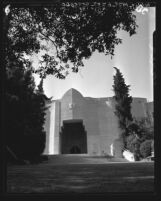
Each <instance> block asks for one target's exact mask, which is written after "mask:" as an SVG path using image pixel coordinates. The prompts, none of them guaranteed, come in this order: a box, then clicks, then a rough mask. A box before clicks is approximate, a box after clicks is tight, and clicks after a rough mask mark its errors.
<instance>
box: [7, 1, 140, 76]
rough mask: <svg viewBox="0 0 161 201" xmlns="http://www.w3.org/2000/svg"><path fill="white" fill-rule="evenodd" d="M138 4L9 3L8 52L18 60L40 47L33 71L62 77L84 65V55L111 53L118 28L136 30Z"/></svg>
mask: <svg viewBox="0 0 161 201" xmlns="http://www.w3.org/2000/svg"><path fill="white" fill-rule="evenodd" d="M137 5H138V4H137V3H129V4H128V3H117V2H104V3H103V2H102V3H99V2H90V3H89V2H77V3H76V2H75V3H72V2H71V3H62V2H57V3H56V4H54V5H53V6H51V5H50V6H46V7H41V6H40V7H29V8H15V7H12V6H11V11H10V13H9V17H8V19H9V29H8V34H7V37H8V41H7V44H8V48H7V55H11V54H14V55H16V56H17V59H19V60H21V59H24V53H25V54H26V55H28V56H31V55H32V54H33V53H40V52H41V50H43V52H41V53H42V55H41V60H40V61H39V68H38V69H36V70H35V72H37V73H39V74H40V76H41V77H45V76H46V75H47V74H53V75H55V76H56V77H58V78H61V79H63V78H65V77H66V75H67V74H68V72H69V69H72V71H73V72H78V70H79V68H80V67H82V66H84V64H83V59H88V58H90V57H91V55H92V53H93V52H95V51H96V50H98V51H99V52H100V53H105V54H106V55H111V56H113V55H114V48H115V45H117V44H119V43H121V42H122V39H120V38H118V36H117V32H118V31H119V30H121V29H122V30H124V31H127V32H128V33H129V34H130V36H132V35H133V34H135V33H136V28H137V25H136V22H135V19H136V16H135V15H134V13H133V11H134V10H135V8H136V7H137ZM51 49H53V52H52V53H50V50H51ZM7 59H8V60H10V56H9V57H8V58H7ZM25 60H26V59H25ZM69 67H70V68H69Z"/></svg>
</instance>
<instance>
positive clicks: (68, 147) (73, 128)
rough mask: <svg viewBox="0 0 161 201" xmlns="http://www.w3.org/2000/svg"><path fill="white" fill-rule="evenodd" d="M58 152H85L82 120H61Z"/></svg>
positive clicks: (85, 141) (84, 133)
mask: <svg viewBox="0 0 161 201" xmlns="http://www.w3.org/2000/svg"><path fill="white" fill-rule="evenodd" d="M60 153H62V154H81V153H87V135H86V131H85V129H84V126H83V121H82V120H70V121H69V120H68V121H63V126H62V128H61V133H60Z"/></svg>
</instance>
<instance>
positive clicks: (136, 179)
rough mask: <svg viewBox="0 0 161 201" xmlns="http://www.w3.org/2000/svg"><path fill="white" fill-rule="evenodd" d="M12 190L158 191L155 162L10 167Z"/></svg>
mask: <svg viewBox="0 0 161 201" xmlns="http://www.w3.org/2000/svg"><path fill="white" fill-rule="evenodd" d="M7 191H8V192H12V193H31V192H32V193H106V192H115V193H117V192H127V193H130V192H135V193H137V192H144V193H145V192H146V193H153V192H154V163H152V162H146V163H128V162H125V163H110V162H109V163H107V164H66V163H64V164H62V165H60V164H57V163H56V161H55V162H54V161H53V163H45V164H39V165H36V166H35V165H34V166H32V165H26V166H12V167H9V168H8V180H7Z"/></svg>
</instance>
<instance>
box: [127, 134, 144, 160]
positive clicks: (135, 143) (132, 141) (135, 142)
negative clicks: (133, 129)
mask: <svg viewBox="0 0 161 201" xmlns="http://www.w3.org/2000/svg"><path fill="white" fill-rule="evenodd" d="M140 144H141V141H140V139H139V138H138V137H137V135H135V134H132V135H129V136H127V137H126V148H127V149H128V150H129V151H131V152H132V153H133V154H134V158H135V160H136V161H138V160H139V159H140V156H141V154H140Z"/></svg>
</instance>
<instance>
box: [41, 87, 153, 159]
mask: <svg viewBox="0 0 161 201" xmlns="http://www.w3.org/2000/svg"><path fill="white" fill-rule="evenodd" d="M149 108H151V110H152V106H150V105H147V101H146V99H145V98H134V99H133V102H132V114H133V116H134V117H136V118H137V119H138V118H142V117H146V115H147V110H149ZM80 119H81V120H83V125H84V127H85V130H86V132H87V153H88V154H89V155H104V154H110V153H111V145H112V144H113V143H114V144H117V149H116V147H115V153H117V155H118V156H120V155H121V154H122V153H121V151H122V141H121V140H120V138H119V136H120V133H121V131H120V129H119V127H118V119H117V117H116V116H115V114H114V101H113V99H112V98H90V97H83V96H82V95H81V94H80V93H79V92H78V91H77V90H75V89H70V90H68V91H67V92H66V93H65V94H64V96H63V97H62V98H61V99H60V100H56V101H53V102H52V103H51V107H50V109H49V110H48V111H47V115H46V123H45V130H46V135H47V138H46V139H47V142H46V148H45V151H44V153H46V154H59V153H60V146H59V145H60V137H59V136H60V132H61V128H62V126H63V121H64V120H80Z"/></svg>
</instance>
